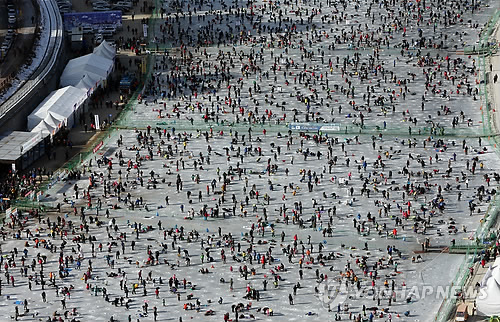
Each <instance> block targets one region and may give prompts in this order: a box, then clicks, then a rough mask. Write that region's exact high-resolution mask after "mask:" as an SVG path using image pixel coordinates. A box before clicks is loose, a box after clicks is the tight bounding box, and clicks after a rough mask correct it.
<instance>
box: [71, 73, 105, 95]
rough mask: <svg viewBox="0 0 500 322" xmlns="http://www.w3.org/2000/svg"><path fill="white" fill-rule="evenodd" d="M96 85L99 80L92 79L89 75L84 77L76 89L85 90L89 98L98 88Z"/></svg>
mask: <svg viewBox="0 0 500 322" xmlns="http://www.w3.org/2000/svg"><path fill="white" fill-rule="evenodd" d="M96 83H99V79H98V78H96V79H92V78H91V77H90V76H89V75H88V74H87V75H85V76H83V78H82V79H81V80H80V81H79V82H78V84H76V85H75V87H76V88H79V89H81V90H84V91H85V92H86V93H87V95H88V96H90V95H91V94H92V92H93V91H94V89H95V88H96Z"/></svg>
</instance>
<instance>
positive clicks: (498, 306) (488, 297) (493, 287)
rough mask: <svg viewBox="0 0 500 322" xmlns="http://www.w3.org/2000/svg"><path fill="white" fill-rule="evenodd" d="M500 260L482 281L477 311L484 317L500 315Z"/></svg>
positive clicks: (498, 259)
mask: <svg viewBox="0 0 500 322" xmlns="http://www.w3.org/2000/svg"><path fill="white" fill-rule="evenodd" d="M499 281H500V258H497V259H496V260H495V263H494V264H493V265H492V266H491V267H490V268H489V269H488V272H486V274H485V276H484V277H483V280H482V281H481V292H480V294H481V296H478V298H477V299H476V303H477V309H478V311H479V312H481V313H482V314H484V315H487V316H493V315H500V283H499Z"/></svg>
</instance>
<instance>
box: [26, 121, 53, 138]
mask: <svg viewBox="0 0 500 322" xmlns="http://www.w3.org/2000/svg"><path fill="white" fill-rule="evenodd" d="M55 131H56V128H54V127H52V126H50V125H49V124H48V123H47V122H45V121H44V120H42V121H41V122H40V123H38V125H37V126H35V127H34V128H33V129H32V130H31V132H33V133H38V132H42V137H45V136H48V135H50V134H54V133H55Z"/></svg>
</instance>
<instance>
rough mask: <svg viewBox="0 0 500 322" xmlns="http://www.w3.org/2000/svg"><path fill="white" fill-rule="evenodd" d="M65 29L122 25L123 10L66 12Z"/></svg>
mask: <svg viewBox="0 0 500 322" xmlns="http://www.w3.org/2000/svg"><path fill="white" fill-rule="evenodd" d="M63 18H64V29H66V30H71V29H73V28H75V27H88V26H97V27H107V26H114V27H120V26H121V25H122V12H121V11H120V10H113V11H100V12H96V11H94V12H72V13H65V14H64V16H63Z"/></svg>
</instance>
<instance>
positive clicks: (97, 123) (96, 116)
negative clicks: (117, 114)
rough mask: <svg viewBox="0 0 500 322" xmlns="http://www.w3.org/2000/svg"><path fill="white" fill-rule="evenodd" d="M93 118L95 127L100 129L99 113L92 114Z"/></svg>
mask: <svg viewBox="0 0 500 322" xmlns="http://www.w3.org/2000/svg"><path fill="white" fill-rule="evenodd" d="M94 120H95V129H96V130H100V129H101V122H100V121H99V115H97V114H96V115H94Z"/></svg>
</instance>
